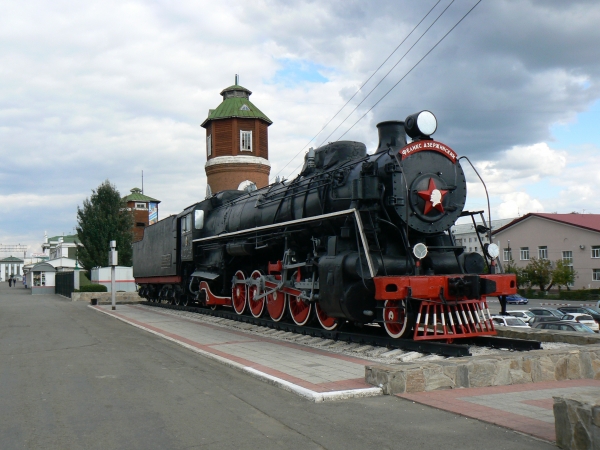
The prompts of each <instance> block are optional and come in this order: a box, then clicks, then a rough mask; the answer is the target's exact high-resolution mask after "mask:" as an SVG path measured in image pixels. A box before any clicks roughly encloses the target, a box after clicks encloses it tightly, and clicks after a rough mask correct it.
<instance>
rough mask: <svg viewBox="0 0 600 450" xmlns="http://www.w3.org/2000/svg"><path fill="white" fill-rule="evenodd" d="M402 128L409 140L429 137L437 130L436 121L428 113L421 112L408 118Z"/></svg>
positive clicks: (431, 114)
mask: <svg viewBox="0 0 600 450" xmlns="http://www.w3.org/2000/svg"><path fill="white" fill-rule="evenodd" d="M404 127H405V128H406V134H408V135H409V136H410V137H411V138H422V137H429V136H431V135H432V134H433V133H435V130H437V120H436V118H435V116H434V115H433V113H431V112H430V111H421V112H418V113H416V114H411V115H410V116H408V117H407V118H406V120H405V121H404Z"/></svg>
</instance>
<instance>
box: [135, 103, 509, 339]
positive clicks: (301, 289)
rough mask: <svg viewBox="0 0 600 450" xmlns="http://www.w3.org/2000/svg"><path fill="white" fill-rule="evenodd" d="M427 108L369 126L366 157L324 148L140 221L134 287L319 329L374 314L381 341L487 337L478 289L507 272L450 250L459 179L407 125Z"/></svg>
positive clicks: (432, 144)
mask: <svg viewBox="0 0 600 450" xmlns="http://www.w3.org/2000/svg"><path fill="white" fill-rule="evenodd" d="M424 113H427V114H429V115H431V113H429V112H423V113H420V114H424ZM427 114H426V115H425V116H419V114H416V115H413V116H409V117H408V118H407V120H406V123H405V122H399V121H393V122H383V123H381V124H379V125H378V128H379V137H380V141H379V146H378V148H377V150H376V151H375V152H374V153H372V154H367V150H366V147H365V145H364V144H362V143H359V142H350V141H340V142H333V143H329V144H327V145H325V146H323V147H320V148H318V149H316V150H313V149H311V150H309V152H308V153H307V155H306V156H305V163H304V167H303V168H302V171H301V172H300V174H299V175H298V177H297V178H295V179H294V180H292V181H289V182H287V181H285V182H279V183H275V184H272V185H270V186H267V187H265V188H262V189H258V190H255V191H252V192H245V191H222V192H219V193H217V194H216V195H214V196H212V197H211V198H208V199H206V200H204V201H201V202H199V203H196V204H194V205H191V206H190V207H188V208H186V209H185V210H184V211H183V212H182V213H180V214H179V215H177V216H171V217H168V218H166V219H163V220H162V221H160V222H158V223H157V224H154V225H152V226H150V227H148V228H147V229H146V230H145V235H144V239H143V240H142V241H140V242H137V243H135V244H134V269H133V270H134V277H135V278H136V282H137V283H138V285H139V294H140V296H142V297H144V298H146V299H148V300H149V301H171V302H174V303H177V304H179V303H182V304H186V305H187V304H189V303H190V302H197V303H200V304H203V305H206V306H213V307H214V306H218V305H222V306H224V307H232V308H233V309H234V310H235V311H236V312H237V313H238V314H244V313H250V314H252V315H254V316H257V317H258V316H260V315H263V314H268V315H269V316H270V317H271V318H272V320H275V321H279V320H283V319H284V317H286V316H288V315H289V317H290V318H291V319H292V320H293V321H294V322H296V323H297V324H299V325H304V324H307V323H308V322H309V321H311V319H315V320H318V322H319V323H320V324H321V326H323V327H324V328H326V329H333V328H335V327H337V326H338V325H339V324H340V323H347V322H349V323H355V324H366V323H379V324H381V325H382V326H383V327H384V328H385V330H386V331H387V332H388V334H389V335H391V336H393V337H406V336H410V334H411V333H412V337H413V338H414V339H454V338H458V337H462V336H473V335H477V334H494V333H495V331H494V328H493V324H492V321H491V318H490V315H489V311H488V310H487V305H486V301H485V298H486V296H487V295H507V294H510V293H513V292H515V291H516V285H515V279H514V276H512V275H507V274H495V273H494V272H495V267H496V266H495V261H494V258H495V257H496V256H497V254H494V252H488V253H490V255H489V257H487V258H484V257H482V256H481V255H479V254H478V253H466V252H465V249H464V248H463V247H461V246H457V245H455V242H454V239H453V237H452V235H451V233H450V227H451V226H452V225H453V224H454V223H455V221H456V220H457V218H458V217H460V216H461V215H465V214H469V213H465V212H463V209H464V205H465V201H466V191H467V189H466V180H465V175H464V173H463V170H462V168H461V165H460V162H459V161H458V158H457V155H456V153H455V152H454V151H453V150H452V149H451V148H449V147H448V146H446V145H444V144H442V143H439V142H436V141H434V140H432V139H431V138H430V137H429V134H431V132H429V133H428V134H427V133H426V132H423V131H422V130H421V129H419V127H418V121H419V120H420V118H421V119H423V118H424V119H430V117H429V116H427ZM431 117H433V115H431ZM433 120H435V119H433ZM421 122H423V120H421ZM424 124H425V126H422V127H421V128H427V126H428V125H429V126H430V125H431V124H430V123H429V124H428V123H427V121H426V120H425V121H424ZM430 128H431V126H430ZM407 132H408V133H409V134H410V135H411V136H412V137H413V141H412V142H411V143H410V144H407V142H406V134H407ZM486 268H487V270H486ZM484 272H488V274H485V275H484Z"/></svg>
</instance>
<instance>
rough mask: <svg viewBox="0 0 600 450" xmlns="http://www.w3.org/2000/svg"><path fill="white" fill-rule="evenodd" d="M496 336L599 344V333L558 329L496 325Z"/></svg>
mask: <svg viewBox="0 0 600 450" xmlns="http://www.w3.org/2000/svg"><path fill="white" fill-rule="evenodd" d="M496 332H497V333H498V336H501V337H506V338H513V339H527V340H528V341H537V342H564V343H566V344H574V345H600V334H598V333H594V334H592V333H577V332H572V333H571V332H569V331H559V330H538V329H535V328H534V329H526V328H513V327H497V328H496Z"/></svg>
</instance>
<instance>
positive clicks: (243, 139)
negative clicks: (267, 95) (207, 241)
mask: <svg viewBox="0 0 600 450" xmlns="http://www.w3.org/2000/svg"><path fill="white" fill-rule="evenodd" d="M251 94H252V92H250V91H249V90H248V89H246V88H245V87H243V86H240V85H238V78H237V75H236V76H235V84H234V85H233V86H229V87H228V88H225V89H223V90H222V91H221V95H222V96H223V101H222V102H221V104H220V105H219V106H217V108H215V109H211V110H209V111H208V117H207V118H206V120H205V121H204V122H202V125H201V126H202V127H204V128H206V165H205V166H204V169H205V171H206V178H207V184H208V185H207V188H206V191H207V192H206V193H207V197H208V196H209V195H210V194H211V193H217V192H219V191H222V190H225V189H247V190H251V189H253V188H254V187H257V188H261V187H264V186H267V185H268V184H269V174H270V172H271V164H270V163H269V135H268V127H269V125H271V124H272V123H273V122H271V119H269V118H268V117H267V116H266V115H265V114H263V113H262V111H261V110H260V109H258V108H257V107H256V106H255V105H254V104H253V103H252V102H251V101H250V95H251Z"/></svg>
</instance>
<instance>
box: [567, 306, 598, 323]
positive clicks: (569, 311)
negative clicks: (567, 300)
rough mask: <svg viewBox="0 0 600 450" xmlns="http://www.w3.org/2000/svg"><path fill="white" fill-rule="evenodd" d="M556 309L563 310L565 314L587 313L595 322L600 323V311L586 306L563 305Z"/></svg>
mask: <svg viewBox="0 0 600 450" xmlns="http://www.w3.org/2000/svg"><path fill="white" fill-rule="evenodd" d="M558 310H559V311H562V312H564V313H565V314H572V313H580V314H589V315H590V316H592V317H593V319H594V320H595V321H596V322H597V323H600V311H598V310H596V309H594V308H590V307H588V306H563V307H561V308H558Z"/></svg>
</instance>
